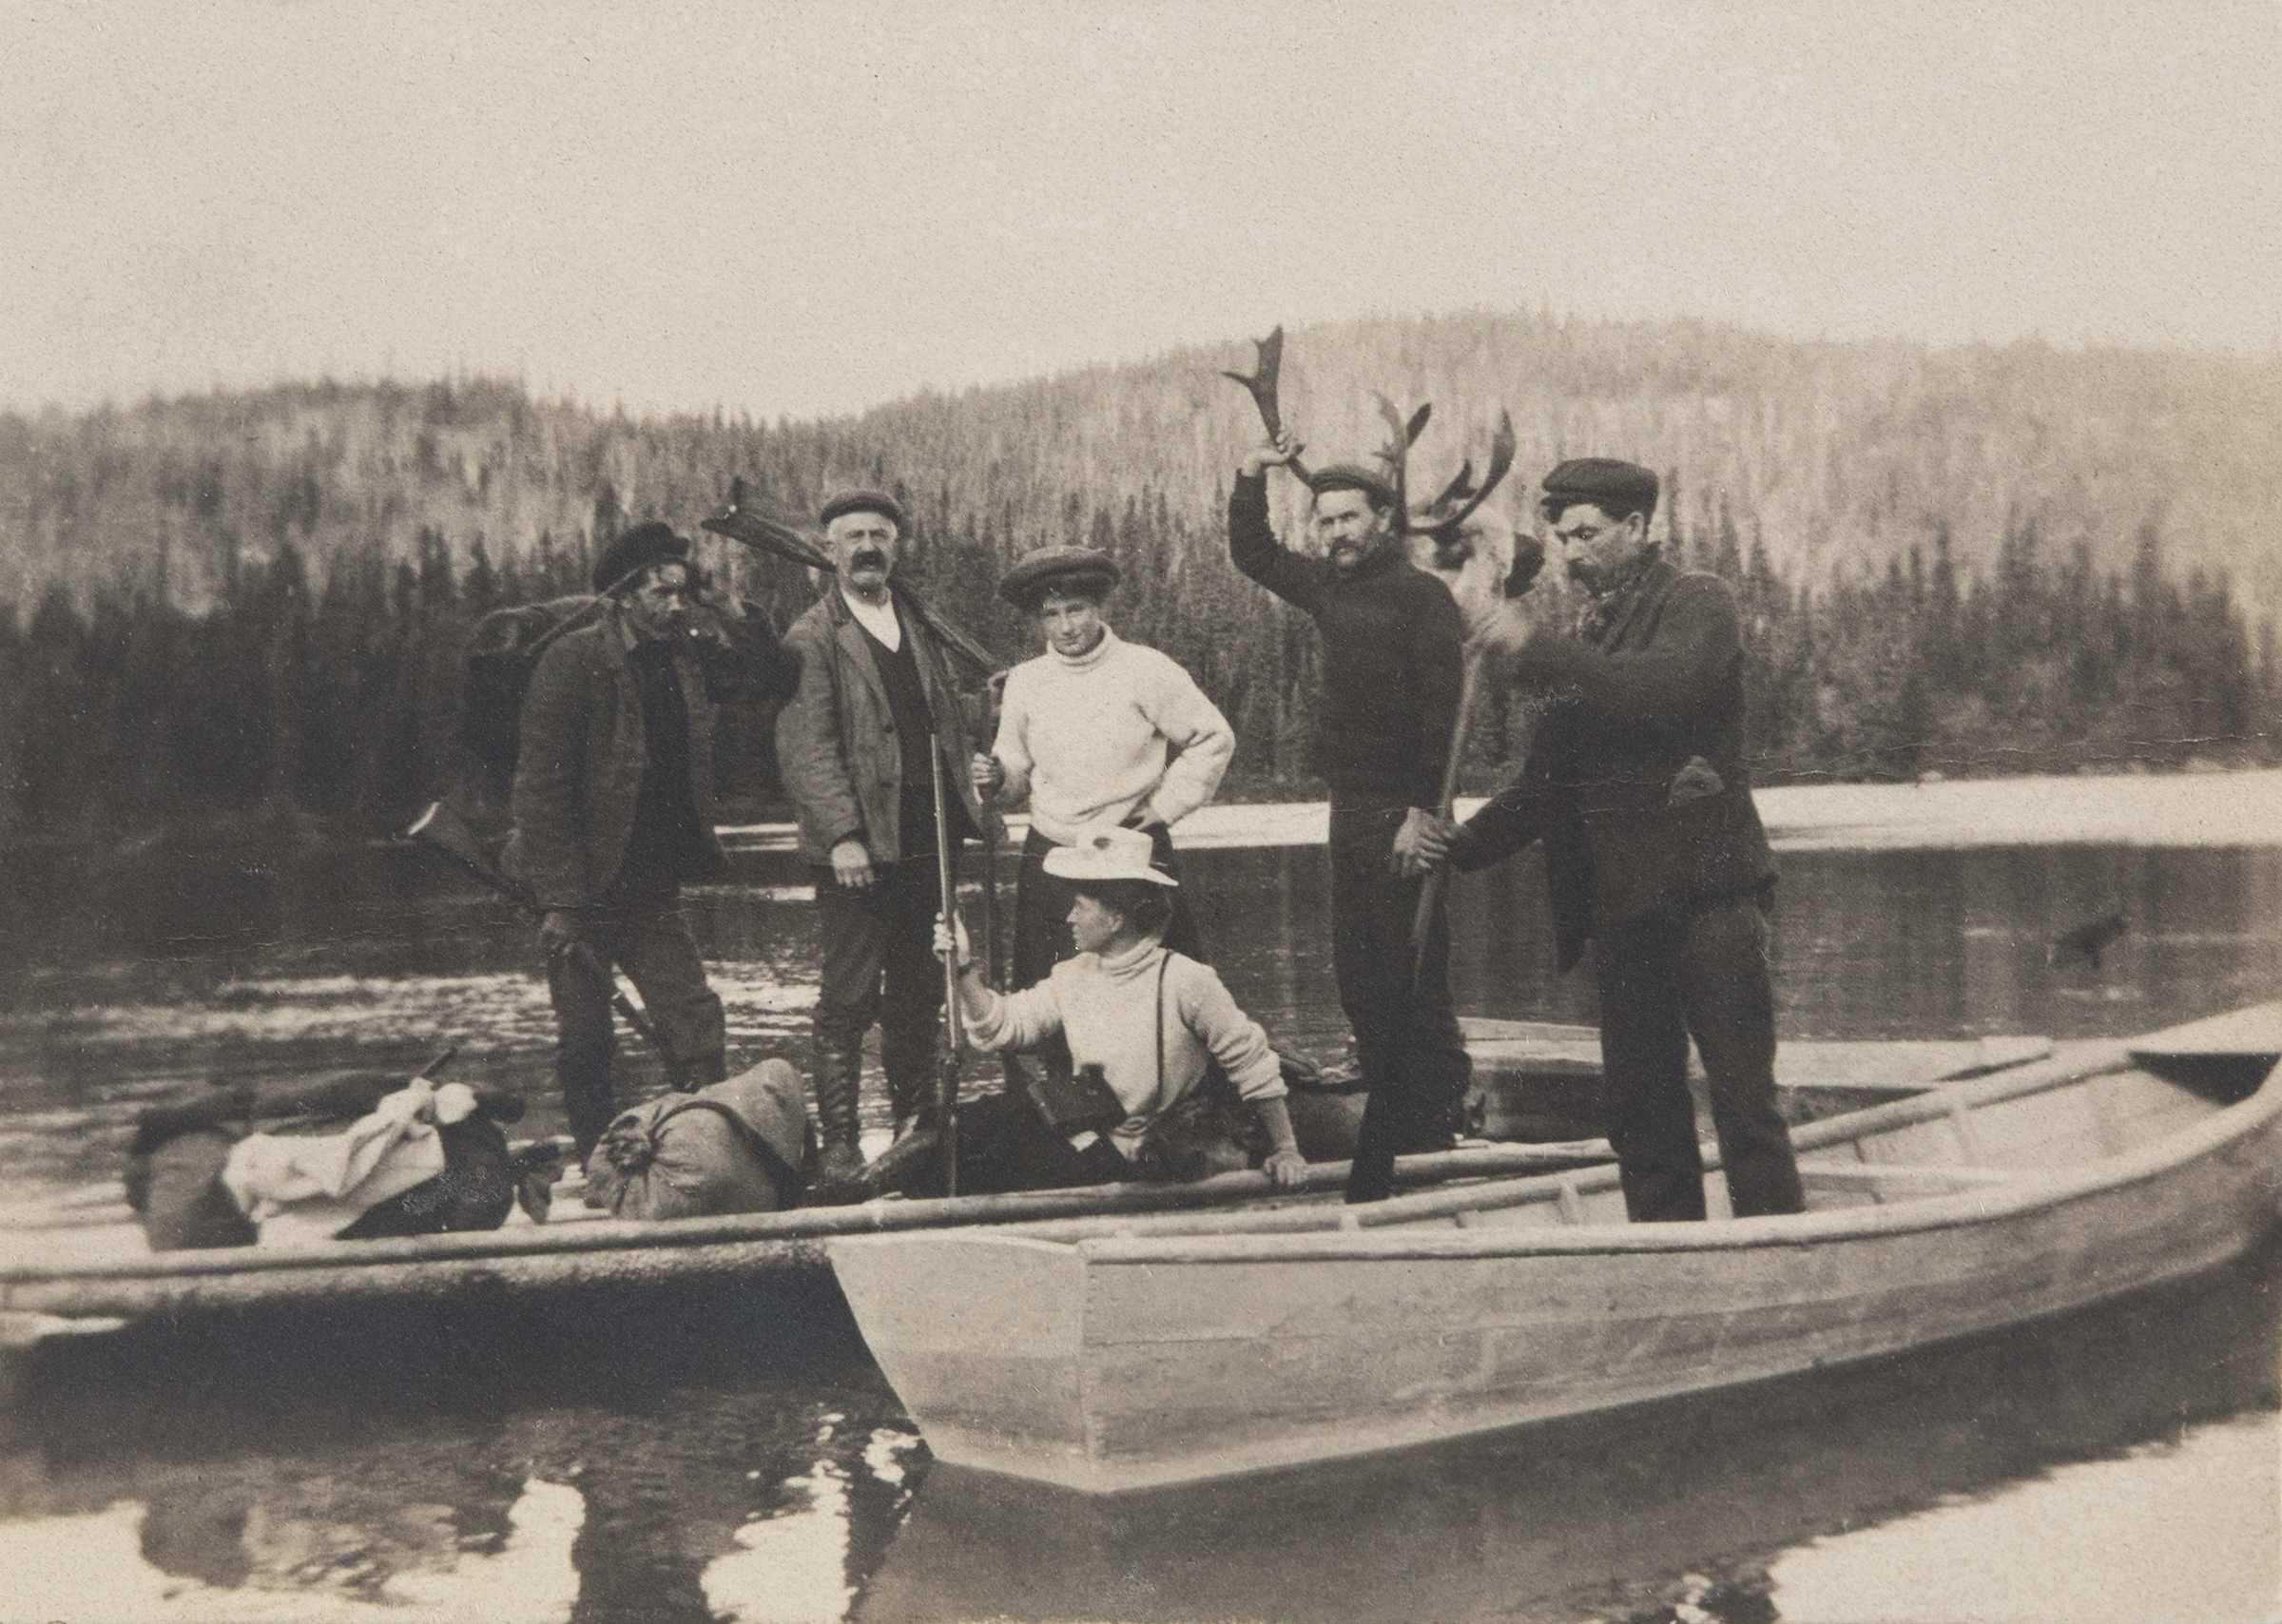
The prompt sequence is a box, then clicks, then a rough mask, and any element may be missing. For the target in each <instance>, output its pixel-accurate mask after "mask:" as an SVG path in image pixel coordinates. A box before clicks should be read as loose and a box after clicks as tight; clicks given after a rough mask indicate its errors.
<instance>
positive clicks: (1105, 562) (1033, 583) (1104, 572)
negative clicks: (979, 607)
mask: <svg viewBox="0 0 2282 1624" xmlns="http://www.w3.org/2000/svg"><path fill="white" fill-rule="evenodd" d="M1118 574H1119V570H1118V569H1117V560H1115V559H1114V558H1112V557H1111V556H1110V555H1109V554H1108V553H1106V552H1101V551H1096V550H1095V549H1093V548H1091V547H1040V548H1036V549H1035V550H1033V551H1029V552H1025V553H1024V554H1023V555H1022V556H1021V558H1020V560H1019V561H1017V562H1016V563H1015V567H1014V568H1013V569H1012V570H1008V571H1007V572H1006V575H1005V577H1004V578H1003V579H1001V580H1000V581H999V583H998V595H999V596H1000V597H1002V598H1004V599H1005V600H1006V601H1007V602H1008V603H1010V604H1012V605H1014V606H1015V608H1016V609H1036V608H1037V607H1038V604H1039V602H1040V601H1041V600H1042V599H1044V597H1045V596H1046V594H1047V592H1048V591H1049V590H1053V589H1054V588H1055V587H1057V586H1060V587H1073V588H1075V587H1087V586H1090V587H1092V588H1093V590H1094V591H1095V592H1096V593H1104V594H1106V593H1107V592H1108V591H1109V590H1110V589H1111V588H1112V587H1114V586H1115V585H1116V584H1117V577H1118Z"/></svg>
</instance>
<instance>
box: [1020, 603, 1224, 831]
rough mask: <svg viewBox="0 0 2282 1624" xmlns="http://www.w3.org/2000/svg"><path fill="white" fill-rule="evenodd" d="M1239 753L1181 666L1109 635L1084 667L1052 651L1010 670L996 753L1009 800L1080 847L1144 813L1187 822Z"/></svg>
mask: <svg viewBox="0 0 2282 1624" xmlns="http://www.w3.org/2000/svg"><path fill="white" fill-rule="evenodd" d="M1235 749H1236V734H1235V731H1234V729H1232V728H1230V727H1229V725H1228V718H1227V717H1225V716H1223V715H1221V713H1220V708H1219V707H1218V706H1215V705H1214V704H1213V703H1212V702H1211V701H1210V700H1209V699H1207V698H1206V697H1205V693H1204V690H1203V689H1202V688H1200V687H1198V686H1196V683H1195V680H1194V679H1193V678H1191V677H1190V676H1189V673H1188V672H1187V671H1185V670H1183V669H1182V668H1181V667H1180V666H1179V664H1178V663H1177V662H1175V661H1173V660H1172V659H1170V657H1168V656H1167V655H1164V654H1161V653H1159V652H1158V651H1157V650H1156V649H1154V648H1146V647H1144V646H1143V645H1141V644H1138V643H1127V642H1125V641H1123V640H1122V639H1121V638H1119V637H1118V635H1117V634H1116V633H1115V632H1114V631H1112V630H1110V629H1109V628H1107V627H1104V628H1102V634H1101V641H1100V642H1099V643H1097V644H1095V645H1094V646H1093V648H1092V649H1091V650H1090V651H1088V652H1087V653H1084V654H1081V655H1079V656H1077V658H1075V659H1071V658H1069V657H1068V656H1066V655H1062V654H1057V653H1055V652H1054V650H1053V649H1048V650H1047V651H1046V652H1045V653H1043V654H1041V655H1039V656H1038V657H1037V658H1036V659H1035V660H1025V661H1023V662H1022V664H1020V665H1019V666H1016V667H1015V668H1014V669H1013V670H1012V671H1010V672H1008V673H1007V678H1006V696H1005V704H1004V707H1003V708H1002V709H1001V711H1000V712H999V718H998V738H997V740H996V743H995V744H993V745H992V746H991V753H992V754H993V755H995V756H996V757H997V758H998V764H999V765H1001V766H1003V767H1004V768H1005V769H1006V786H1005V788H1004V790H1003V791H1002V792H1001V793H1000V797H999V799H1000V800H1001V801H1002V802H1004V803H1005V804H1008V805H1014V804H1017V803H1019V802H1021V801H1022V800H1023V798H1024V797H1026V796H1027V797H1028V798H1029V801H1030V820H1031V823H1032V825H1033V826H1034V827H1035V828H1036V829H1037V831H1038V832H1039V833H1040V834H1042V835H1044V836H1045V837H1046V838H1047V839H1048V840H1050V841H1054V842H1055V843H1057V844H1060V845H1070V844H1073V843H1074V842H1075V841H1077V840H1079V839H1080V838H1081V837H1082V836H1083V834H1084V832H1085V831H1086V829H1087V828H1088V827H1090V826H1097V825H1100V824H1104V823H1121V822H1125V820H1126V819H1127V818H1129V817H1131V815H1132V814H1133V813H1134V812H1136V811H1141V812H1143V813H1145V815H1146V817H1147V818H1149V819H1151V820H1154V821H1156V822H1163V823H1167V824H1171V823H1177V822H1180V821H1181V820H1182V819H1183V818H1186V817H1187V816H1188V815H1189V813H1191V812H1193V811H1195V810H1196V809H1197V808H1198V807H1199V806H1202V805H1203V804H1204V803H1205V802H1208V801H1209V800H1211V799H1212V792H1213V791H1214V790H1215V789H1218V788H1219V787H1220V780H1221V776H1222V775H1223V774H1224V773H1226V772H1227V771H1228V758H1229V757H1230V756H1231V755H1233V754H1234V753H1235ZM1176 752H1177V753H1176Z"/></svg>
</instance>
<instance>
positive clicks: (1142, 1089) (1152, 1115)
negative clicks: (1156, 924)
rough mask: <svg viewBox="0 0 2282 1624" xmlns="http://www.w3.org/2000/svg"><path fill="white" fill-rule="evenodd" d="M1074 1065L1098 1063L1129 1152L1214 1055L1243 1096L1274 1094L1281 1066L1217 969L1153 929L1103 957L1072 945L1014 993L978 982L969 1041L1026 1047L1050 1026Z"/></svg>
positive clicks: (1280, 1086)
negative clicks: (1161, 992) (1158, 1024)
mask: <svg viewBox="0 0 2282 1624" xmlns="http://www.w3.org/2000/svg"><path fill="white" fill-rule="evenodd" d="M1168 958H1169V959H1170V962H1168V963H1167V965H1166V970H1165V1015H1164V1034H1165V1075H1164V1080H1163V1084H1162V1086H1160V1085H1159V1081H1158V1077H1157V1038H1156V1034H1155V1033H1154V1032H1153V1031H1152V1030H1151V1017H1152V1016H1153V1015H1155V1013H1156V1008H1157V965H1158V962H1159V961H1160V960H1165V959H1168ZM1057 1032H1058V1033H1061V1034H1063V1036H1064V1037H1065V1038H1066V1039H1067V1040H1068V1042H1069V1045H1070V1058H1071V1060H1072V1062H1073V1064H1075V1065H1079V1066H1084V1065H1088V1064H1093V1065H1098V1066H1100V1067H1101V1071H1102V1075H1103V1077H1104V1078H1105V1079H1107V1081H1108V1082H1109V1085H1110V1088H1111V1090H1112V1092H1114V1093H1115V1094H1116V1095H1117V1098H1118V1099H1119V1100H1120V1101H1121V1102H1122V1103H1123V1104H1124V1106H1125V1108H1126V1112H1127V1113H1128V1114H1127V1116H1126V1119H1125V1121H1124V1122H1123V1123H1121V1124H1120V1125H1119V1126H1117V1127H1116V1128H1113V1129H1112V1130H1111V1131H1110V1137H1111V1139H1112V1141H1114V1142H1115V1144H1116V1146H1117V1149H1118V1150H1120V1151H1122V1152H1123V1153H1124V1155H1125V1158H1126V1160H1128V1161H1131V1160H1132V1159H1133V1158H1134V1156H1135V1155H1137V1154H1138V1153H1139V1151H1140V1149H1141V1140H1142V1138H1143V1136H1144V1135H1146V1134H1147V1133H1148V1131H1149V1125H1150V1124H1151V1122H1153V1121H1155V1120H1156V1118H1157V1116H1158V1114H1159V1113H1160V1112H1164V1111H1166V1110H1168V1109H1170V1107H1172V1106H1175V1105H1178V1104H1179V1103H1180V1102H1181V1100H1182V1099H1183V1098H1184V1097H1185V1096H1186V1095H1187V1094H1188V1092H1189V1090H1190V1089H1193V1088H1194V1087H1196V1085H1197V1082H1198V1080H1199V1079H1201V1078H1202V1077H1203V1076H1204V1074H1205V1062H1206V1061H1207V1060H1208V1059H1215V1060H1218V1061H1219V1062H1220V1069H1221V1070H1222V1071H1224V1072H1226V1073H1228V1080H1229V1081H1230V1082H1232V1083H1234V1084H1235V1085H1236V1092H1238V1093H1240V1094H1242V1095H1243V1096H1244V1097H1245V1098H1246V1099H1255V1100H1259V1099H1281V1098H1283V1097H1284V1073H1283V1068H1282V1067H1281V1066H1280V1065H1279V1064H1278V1062H1277V1060H1276V1052H1275V1051H1274V1050H1273V1049H1270V1048H1269V1047H1268V1045H1267V1033H1265V1032H1263V1031H1262V1030H1261V1029H1260V1023H1259V1022H1258V1021H1256V1020H1253V1019H1252V1018H1251V1017H1250V1016H1249V1015H1246V1014H1245V1013H1244V1012H1243V1011H1242V1010H1240V1009H1238V1008H1237V1007H1236V1000H1235V999H1234V998H1232V997H1230V996H1228V988H1227V987H1225V986H1223V985H1222V984H1221V979H1220V976H1219V973H1218V972H1216V971H1215V970H1213V969H1212V967H1211V966H1210V965H1208V964H1199V963H1198V962H1197V961H1196V960H1195V959H1193V958H1190V957H1188V956H1186V955H1185V954H1178V953H1176V954H1171V955H1170V956H1169V955H1168V954H1167V953H1166V951H1165V949H1164V948H1163V947H1162V946H1160V945H1159V944H1158V942H1157V940H1156V938H1153V937H1152V938H1150V939H1148V940H1147V941H1144V942H1141V943H1139V944H1137V945H1135V946H1133V947H1130V948H1128V949H1126V950H1125V951H1124V952H1122V953H1120V954H1118V955H1117V956H1116V957H1113V958H1104V957H1101V956H1100V955H1099V954H1094V953H1081V954H1079V955H1078V956H1077V957H1074V958H1065V959H1063V960H1062V961H1061V962H1060V963H1059V964H1057V965H1055V966H1054V971H1053V973H1052V974H1051V975H1049V976H1047V977H1046V979H1045V980H1043V981H1040V982H1039V983H1038V984H1037V985H1036V986H1035V987H1025V988H1024V989H1023V990H1022V991H1021V992H1019V993H1006V994H999V993H992V992H988V991H987V990H986V993H985V998H984V1007H983V1011H982V1013H981V1015H977V1016H976V1017H974V1018H973V1019H971V1020H970V1021H969V1023H968V1028H967V1035H968V1036H969V1037H970V1038H972V1039H973V1040H974V1042H975V1045H976V1047H977V1048H978V1049H986V1050H998V1049H1028V1048H1031V1047H1032V1046H1033V1045H1035V1044H1037V1043H1039V1042H1042V1041H1043V1040H1044V1039H1046V1038H1048V1037H1051V1036H1052V1035H1053V1034H1055V1033H1057Z"/></svg>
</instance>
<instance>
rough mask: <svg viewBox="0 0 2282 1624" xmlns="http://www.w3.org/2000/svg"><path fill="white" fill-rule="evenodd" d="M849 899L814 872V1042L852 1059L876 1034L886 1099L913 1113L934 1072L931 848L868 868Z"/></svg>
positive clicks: (937, 969) (934, 876)
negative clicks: (818, 979)
mask: <svg viewBox="0 0 2282 1624" xmlns="http://www.w3.org/2000/svg"><path fill="white" fill-rule="evenodd" d="M873 873H874V876H875V879H874V880H873V883H872V884H871V885H870V886H869V887H868V888H867V889H865V890H861V891H855V890H851V889H849V888H848V887H847V886H844V885H842V884H841V883H840V882H839V881H838V880H834V879H833V878H832V871H831V870H830V869H828V868H827V869H819V870H817V871H816V908H817V914H818V923H819V928H820V930H821V932H822V938H823V940H822V953H823V976H822V981H823V984H822V988H821V989H820V991H819V993H818V995H817V1000H816V1038H817V1041H818V1043H820V1044H822V1045H823V1046H824V1047H825V1048H827V1049H832V1050H839V1051H841V1052H843V1053H850V1052H854V1051H856V1050H860V1049H861V1048H862V1047H863V1034H865V1033H867V1032H869V1031H870V1030H871V1029H872V1025H873V1023H874V1022H877V1023H878V1024H879V1027H880V1067H881V1069H882V1070H884V1071H885V1072H886V1073H887V1082H888V1089H889V1092H891V1093H892V1094H894V1095H895V1096H896V1097H897V1098H898V1100H902V1099H904V1098H905V1096H906V1095H908V1096H909V1099H910V1100H911V1102H912V1103H913V1104H914V1105H916V1104H917V1102H918V1101H919V1100H920V1099H921V1098H923V1097H925V1095H926V1092H927V1091H928V1088H929V1085H930V1080H931V1078H932V1077H933V1074H934V1066H935V1052H936V1027H937V1023H938V1021H939V1020H940V1019H941V1016H942V1009H943V966H942V961H941V960H940V959H938V958H937V957H935V916H936V915H937V914H938V913H939V912H941V911H942V881H941V878H940V876H939V874H938V871H937V867H936V859H935V855H934V852H933V849H932V847H930V850H929V851H928V853H927V855H925V856H923V857H907V858H905V859H904V860H902V861H900V862H896V863H888V864H882V865H879V866H876V867H875V868H874V870H873Z"/></svg>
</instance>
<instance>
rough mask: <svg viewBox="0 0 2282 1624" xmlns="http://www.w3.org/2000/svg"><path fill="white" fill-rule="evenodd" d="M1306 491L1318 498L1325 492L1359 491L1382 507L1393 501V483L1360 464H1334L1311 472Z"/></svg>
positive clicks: (1383, 475) (1373, 469) (1376, 471)
mask: <svg viewBox="0 0 2282 1624" xmlns="http://www.w3.org/2000/svg"><path fill="white" fill-rule="evenodd" d="M1307 489H1308V490H1310V491H1312V492H1314V493H1316V494H1317V495H1319V496H1321V495H1322V494H1323V493H1325V492H1326V491H1361V492H1363V493H1364V494H1365V495H1368V496H1370V497H1371V498H1372V499H1373V500H1375V501H1376V502H1378V503H1379V504H1380V505H1381V506H1382V507H1383V506H1385V505H1386V504H1388V503H1390V502H1392V501H1393V500H1394V499H1395V482H1394V481H1393V480H1391V479H1389V478H1388V477H1387V476H1386V475H1385V474H1382V473H1380V472H1379V471H1378V470H1377V469H1375V468H1365V467H1364V466H1363V464H1362V463H1360V462H1335V463H1333V464H1331V466H1330V467H1328V468H1318V469H1315V470H1313V471H1311V472H1310V473H1309V474H1308V475H1307Z"/></svg>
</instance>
